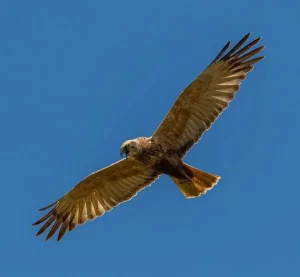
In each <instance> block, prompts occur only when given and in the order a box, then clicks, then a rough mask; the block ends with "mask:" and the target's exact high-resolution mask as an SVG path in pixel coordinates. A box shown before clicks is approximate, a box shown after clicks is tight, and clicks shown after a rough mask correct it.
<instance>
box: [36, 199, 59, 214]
mask: <svg viewBox="0 0 300 277" xmlns="http://www.w3.org/2000/svg"><path fill="white" fill-rule="evenodd" d="M57 203H58V201H55V202H53V203H52V204H50V205H48V206H47V207H44V208H41V209H38V211H40V212H41V211H45V210H48V209H50V208H52V207H53V206H55V205H56V204H57Z"/></svg>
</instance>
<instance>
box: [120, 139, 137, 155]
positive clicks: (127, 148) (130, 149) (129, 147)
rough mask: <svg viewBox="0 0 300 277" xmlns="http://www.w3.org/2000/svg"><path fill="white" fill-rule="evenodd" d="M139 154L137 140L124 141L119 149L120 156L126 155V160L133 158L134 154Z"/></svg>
mask: <svg viewBox="0 0 300 277" xmlns="http://www.w3.org/2000/svg"><path fill="white" fill-rule="evenodd" d="M138 152H139V145H138V141H137V139H130V140H126V141H125V142H124V143H123V144H122V145H121V149H120V154H121V156H122V155H124V154H125V155H126V158H127V157H129V156H133V155H135V154H136V153H138Z"/></svg>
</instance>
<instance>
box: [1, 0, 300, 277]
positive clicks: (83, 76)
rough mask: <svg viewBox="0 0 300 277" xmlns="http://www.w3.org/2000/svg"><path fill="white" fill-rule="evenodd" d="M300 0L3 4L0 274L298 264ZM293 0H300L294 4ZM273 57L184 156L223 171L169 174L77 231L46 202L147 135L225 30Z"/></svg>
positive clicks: (231, 269) (204, 271)
mask: <svg viewBox="0 0 300 277" xmlns="http://www.w3.org/2000/svg"><path fill="white" fill-rule="evenodd" d="M296 2H297V1H274V0H268V1H261V0H254V1H237V0H228V1H196V0H192V1H175V0H166V1H159V0H152V1H137V0H135V1H121V0H118V1H96V0H94V1H75V0H73V1H62V0H60V1H54V0H52V1H32V0H31V1H11V0H10V1H8V0H6V1H5V0H2V1H1V2H0V36H1V43H0V76H1V77H0V78H1V81H0V88H1V90H0V115H1V116H0V127H1V135H0V142H1V143H0V168H1V186H0V193H1V203H0V205H1V228H0V237H1V247H0V249H1V250H0V276H1V277H11V276H13V277H19V276H30V277H35V276H43V277H47V276H51V277H52V276H74V277H77V276H143V277H147V276H173V277H176V276H233V277H234V276H243V277H247V276H249V277H250V276H251V277H253V276H273V277H277V276H289V277H291V276H300V275H299V274H300V262H299V261H300V254H299V251H300V250H299V249H300V239H299V234H300V223H299V211H300V209H299V194H300V186H299V179H298V177H299V154H300V151H299V142H300V130H299V113H298V110H299V104H298V103H299V101H300V91H299V87H298V85H297V83H298V81H299V72H300V66H299V64H300V63H299V47H300V40H299V26H300V20H299V4H298V3H297V4H296ZM296 5H297V6H296ZM249 31H251V32H252V37H251V38H256V37H258V36H263V41H262V43H261V44H260V45H262V44H266V45H267V48H266V49H265V50H264V54H265V55H266V56H267V58H266V59H265V60H263V61H262V62H260V63H259V64H258V65H257V66H256V68H255V69H254V71H252V72H251V73H250V74H249V75H248V78H247V80H246V82H244V83H243V85H242V89H241V91H240V92H239V93H238V95H237V97H236V99H235V100H234V101H233V102H232V104H231V106H230V107H229V109H228V110H226V111H225V113H223V114H222V116H221V117H220V118H219V120H218V121H217V122H216V123H215V124H214V125H213V127H212V129H211V130H210V131H209V132H207V133H206V134H205V135H204V136H203V139H202V140H201V142H200V143H199V144H197V145H196V146H195V147H194V148H193V149H192V151H191V152H190V153H189V154H188V156H187V157H186V159H185V161H186V162H188V163H190V164H192V165H193V166H195V167H197V168H201V169H203V170H206V171H209V172H213V173H216V174H219V175H221V176H222V179H221V181H220V182H219V184H218V185H217V186H216V187H215V188H214V189H213V190H212V191H210V192H209V193H208V194H206V195H204V196H202V197H200V198H197V199H193V200H186V199H185V198H184V197H183V196H182V194H181V193H180V191H179V190H178V189H177V187H176V186H175V185H174V184H173V183H172V182H171V180H170V179H169V178H168V177H166V176H164V177H162V178H161V179H160V180H159V181H157V182H156V183H155V184H154V185H153V186H151V187H150V188H148V189H146V190H144V191H142V192H141V193H139V195H138V197H136V198H134V199H133V200H132V201H130V202H127V203H125V204H122V205H121V206H119V207H118V208H116V209H114V210H113V211H112V212H110V213H107V214H106V215H105V216H104V217H102V218H98V219H96V220H95V221H93V222H88V223H87V224H85V225H84V226H80V227H78V228H76V229H75V230H74V231H73V232H72V233H68V234H67V235H66V236H65V237H64V239H63V240H62V241H61V242H60V243H56V240H55V239H54V240H51V241H48V242H45V241H44V239H45V236H43V237H35V234H36V232H37V231H38V228H33V227H32V226H31V224H32V223H33V222H34V221H36V220H37V219H39V218H40V217H41V216H42V215H43V213H41V212H37V209H38V208H41V207H43V206H45V205H47V204H50V203H52V202H53V201H54V200H56V199H57V198H58V197H60V196H61V195H63V194H64V193H65V192H67V191H68V190H69V189H71V188H72V187H73V186H74V185H75V184H76V183H77V182H79V181H80V180H81V179H82V178H84V177H85V176H86V175H88V174H89V173H91V172H92V171H95V170H97V169H99V168H102V167H104V166H107V165H109V164H110V163H113V162H115V161H116V160H118V159H119V158H120V157H119V147H120V145H121V143H122V142H123V141H124V140H126V139H129V138H135V137H137V136H151V134H152V132H153V131H154V130H155V129H156V128H157V126H158V124H159V123H160V121H161V120H162V119H163V117H164V116H165V114H166V113H167V112H168V110H169V109H170V107H171V106H172V104H173V102H174V100H175V99H176V97H177V96H178V94H179V93H180V92H181V91H182V90H183V89H184V88H185V87H186V86H187V85H188V84H189V83H190V82H191V81H192V80H193V79H194V78H195V77H196V76H197V75H198V74H199V73H200V72H201V71H202V70H203V69H204V68H205V67H206V66H207V65H208V64H209V63H210V62H211V61H212V59H213V58H214V57H215V56H216V54H217V53H218V52H219V50H221V48H222V47H223V46H224V44H225V43H226V42H227V41H228V40H232V41H233V42H237V41H238V40H239V39H240V38H242V37H243V36H244V35H245V34H246V33H248V32H249Z"/></svg>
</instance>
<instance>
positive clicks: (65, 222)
mask: <svg viewBox="0 0 300 277" xmlns="http://www.w3.org/2000/svg"><path fill="white" fill-rule="evenodd" d="M159 175H160V174H158V173H157V172H155V171H154V170H152V169H151V168H148V167H145V166H143V165H142V164H141V163H138V162H137V161H136V160H134V159H130V158H128V159H123V160H121V161H119V162H116V163H114V164H112V165H110V166H108V167H106V168H103V169H101V170H99V171H96V172H94V173H92V174H91V175H89V176H88V177H86V178H85V179H84V180H83V181H81V182H80V183H79V184H78V185H77V186H75V187H74V188H73V189H72V190H70V191H69V192H68V193H66V194H65V195H64V196H63V197H62V198H60V199H59V200H58V201H56V202H54V203H52V204H51V205H49V206H47V207H45V208H42V209H40V210H41V211H44V210H48V209H50V208H52V209H51V210H50V212H48V214H46V215H45V216H43V217H42V218H41V219H40V220H38V221H37V222H35V223H34V224H33V225H38V224H41V223H44V225H43V226H42V228H41V229H40V230H39V232H38V233H37V236H38V235H41V234H42V233H44V232H45V231H46V230H47V229H48V228H50V226H51V224H53V223H54V224H53V225H52V227H51V229H50V231H49V233H48V235H47V238H46V240H48V239H50V238H51V237H52V236H53V235H54V234H55V232H56V231H57V230H58V228H59V227H60V231H59V234H58V238H57V240H58V241H59V240H60V239H61V238H62V237H63V236H64V234H65V232H66V231H67V230H69V231H72V230H74V228H75V227H76V226H77V225H78V224H83V223H85V222H86V221H87V220H93V219H95V218H96V217H98V216H102V215H103V214H104V213H105V212H106V211H110V210H111V209H112V208H113V207H115V206H117V205H119V204H120V203H122V202H125V201H127V200H129V199H131V198H132V197H134V196H135V195H136V194H137V192H138V191H140V190H141V189H144V188H145V187H146V186H149V185H150V184H151V183H153V182H154V181H155V180H156V179H157V178H158V177H159Z"/></svg>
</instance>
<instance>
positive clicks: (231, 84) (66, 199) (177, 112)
mask: <svg viewBox="0 0 300 277" xmlns="http://www.w3.org/2000/svg"><path fill="white" fill-rule="evenodd" d="M249 36H250V33H249V34H247V35H246V36H245V37H244V38H242V39H241V40H240V41H239V42H238V43H237V44H236V45H235V46H234V47H233V48H232V49H231V50H230V51H228V52H227V53H226V54H225V52H226V50H227V49H228V47H229V45H230V41H229V42H228V43H227V44H226V45H225V46H224V48H223V49H222V50H221V52H220V53H219V54H218V55H217V57H216V58H215V59H214V60H213V61H212V63H211V64H210V65H209V66H208V67H207V68H206V69H205V70H204V71H203V72H202V73H201V74H200V75H199V76H198V77H197V78H196V79H195V80H194V81H193V82H192V83H191V84H190V85H189V86H188V87H187V88H186V89H185V90H184V91H183V92H182V93H181V94H180V95H179V96H178V98H177V99H176V101H175V103H174V105H173V107H172V108H171V110H170V111H169V113H168V114H167V115H166V117H165V118H164V119H163V121H162V123H161V124H160V126H159V127H158V128H157V130H156V131H155V132H154V134H153V135H152V136H151V137H149V138H148V137H139V138H136V139H132V140H127V141H125V142H124V143H123V144H122V146H121V150H120V151H121V156H122V155H123V154H125V155H126V158H124V159H121V160H120V161H118V162H116V163H114V164H112V165H110V166H108V167H105V168H103V169H100V170H98V171H96V172H94V173H92V174H91V175H89V176H87V177H86V178H85V179H84V180H83V181H81V182H80V183H79V184H78V185H76V186H75V187H74V188H73V189H71V190H70V191H69V192H68V193H66V194H65V195H64V196H63V197H61V198H60V199H59V200H57V201H55V202H54V203H52V204H51V205H49V206H47V207H45V208H42V209H40V211H44V210H47V209H51V210H50V212H48V213H47V214H46V215H45V216H44V217H42V218H41V219H40V220H38V221H37V222H35V223H34V224H33V225H38V224H40V223H42V222H44V225H43V227H42V228H41V229H40V230H39V232H38V233H37V236H38V235H41V234H42V233H44V232H45V231H46V229H48V228H49V227H50V226H51V224H52V223H53V225H52V227H51V229H50V231H49V233H48V235H47V238H46V240H48V239H50V238H51V237H52V236H53V235H54V233H55V232H56V231H57V230H58V228H59V227H60V230H59V233H58V237H57V241H59V240H60V239H61V238H62V237H63V236H64V234H65V232H66V231H67V230H69V231H72V230H74V228H75V227H76V226H77V225H78V224H79V225H80V224H83V223H85V222H86V221H87V220H93V219H95V218H96V217H98V216H102V215H103V214H104V213H105V212H106V211H110V210H111V209H112V208H113V207H115V206H117V205H119V204H120V203H122V202H125V201H128V200H130V199H131V198H132V197H134V196H135V195H136V194H137V192H139V191H140V190H142V189H144V188H145V187H147V186H149V185H150V184H151V183H153V182H154V181H155V180H156V179H157V178H158V177H159V176H160V175H162V174H167V175H169V176H170V177H171V179H172V180H173V182H174V183H175V184H176V185H177V186H178V188H179V189H180V191H181V192H182V193H183V195H184V196H185V197H186V198H194V197H198V196H200V195H201V194H204V193H206V192H207V191H208V190H210V189H212V188H213V187H214V186H215V185H216V184H217V182H218V180H219V179H220V176H217V175H215V174H211V173H208V172H204V171H201V170H199V169H197V168H194V167H192V166H190V165H187V164H186V163H184V162H183V161H182V159H183V157H184V156H185V154H186V153H187V152H188V151H189V150H190V148H191V147H192V146H193V145H194V144H195V143H197V141H198V140H199V139H200V138H201V136H202V134H203V133H204V132H205V131H207V130H208V129H209V128H210V127H211V125H212V123H213V122H214V121H215V120H216V119H217V118H218V116H219V115H220V114H221V113H222V112H223V111H224V110H225V109H226V108H227V107H228V105H229V103H230V102H231V101H232V99H233V98H234V97H235V94H236V93H237V92H238V90H239V88H240V84H241V82H242V81H243V80H245V78H246V74H247V73H248V72H250V71H251V70H252V69H253V65H254V64H255V63H257V62H259V61H260V60H262V59H263V58H264V57H258V58H252V57H253V56H254V55H255V54H257V53H259V52H260V51H261V50H263V48H264V46H261V47H258V48H256V49H254V50H252V51H250V52H247V51H248V50H249V49H251V48H252V47H253V46H254V45H256V44H257V43H258V42H259V41H260V40H261V38H257V39H255V40H253V41H252V42H250V43H249V44H247V45H246V46H244V47H242V46H243V45H244V43H245V42H246V41H247V39H248V38H249ZM251 58H252V59H251Z"/></svg>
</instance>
